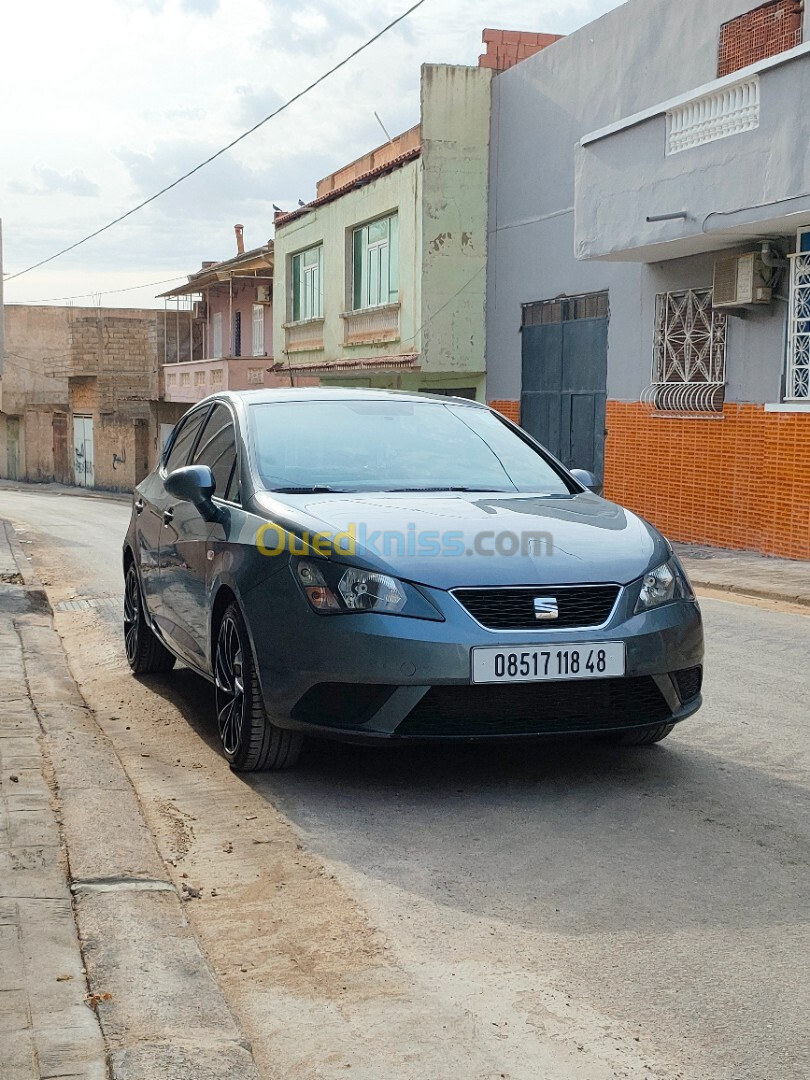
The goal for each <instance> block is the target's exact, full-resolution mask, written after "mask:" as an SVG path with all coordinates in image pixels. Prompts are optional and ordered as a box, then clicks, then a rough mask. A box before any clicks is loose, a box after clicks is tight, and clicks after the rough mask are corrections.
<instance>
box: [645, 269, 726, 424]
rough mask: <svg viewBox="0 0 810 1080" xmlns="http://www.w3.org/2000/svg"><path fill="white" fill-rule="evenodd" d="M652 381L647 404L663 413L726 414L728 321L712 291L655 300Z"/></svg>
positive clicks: (664, 295)
mask: <svg viewBox="0 0 810 1080" xmlns="http://www.w3.org/2000/svg"><path fill="white" fill-rule="evenodd" d="M652 376H653V382H652V385H651V386H648V387H647V389H646V390H645V391H644V392H643V394H642V401H645V402H647V403H649V404H652V405H653V406H654V407H655V408H656V409H658V410H661V411H663V412H685V413H695V412H698V413H711V412H715V413H717V412H722V411H723V396H724V390H725V380H726V316H725V315H724V314H723V313H722V312H720V311H715V310H714V308H713V307H712V290H711V289H688V290H687V291H686V292H677V293H659V295H658V296H657V297H656V299H655V337H654V343H653V371H652Z"/></svg>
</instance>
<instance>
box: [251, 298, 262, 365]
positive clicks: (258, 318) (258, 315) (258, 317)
mask: <svg viewBox="0 0 810 1080" xmlns="http://www.w3.org/2000/svg"><path fill="white" fill-rule="evenodd" d="M253 355H254V356H264V304H254V305H253Z"/></svg>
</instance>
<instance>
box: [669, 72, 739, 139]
mask: <svg viewBox="0 0 810 1080" xmlns="http://www.w3.org/2000/svg"><path fill="white" fill-rule="evenodd" d="M756 127H759V77H758V76H757V75H754V77H753V78H751V79H746V80H745V81H744V82H740V83H737V84H736V85H735V86H726V87H724V88H723V89H722V90H716V91H714V93H711V94H704V95H703V96H702V97H699V98H695V99H694V100H693V101H687V102H686V103H685V104H683V105H681V106H679V107H678V108H677V109H670V111H669V112H668V113H667V153H668V154H678V153H680V152H681V150H689V149H691V147H693V146H702V145H703V143H709V142H714V140H715V139H725V138H726V137H727V136H729V135H739V134H740V132H743V131H751V130H752V129H753V128H756Z"/></svg>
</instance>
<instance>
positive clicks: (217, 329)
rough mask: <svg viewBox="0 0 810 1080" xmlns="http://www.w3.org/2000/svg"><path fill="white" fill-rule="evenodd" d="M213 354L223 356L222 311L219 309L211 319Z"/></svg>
mask: <svg viewBox="0 0 810 1080" xmlns="http://www.w3.org/2000/svg"><path fill="white" fill-rule="evenodd" d="M211 336H212V338H213V341H212V350H211V351H212V354H213V355H214V356H222V312H221V311H217V312H216V314H215V315H214V316H213V318H212V319H211Z"/></svg>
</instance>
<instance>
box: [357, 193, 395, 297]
mask: <svg viewBox="0 0 810 1080" xmlns="http://www.w3.org/2000/svg"><path fill="white" fill-rule="evenodd" d="M398 299H399V218H398V217H397V215H396V214H389V215H388V216H387V217H384V218H377V220H376V221H369V222H368V224H366V225H361V226H360V227H359V228H357V229H355V230H354V231H353V233H352V307H353V309H354V310H355V311H358V310H360V309H362V308H369V307H379V306H380V305H381V304H395V303H396V302H397V301H398Z"/></svg>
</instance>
